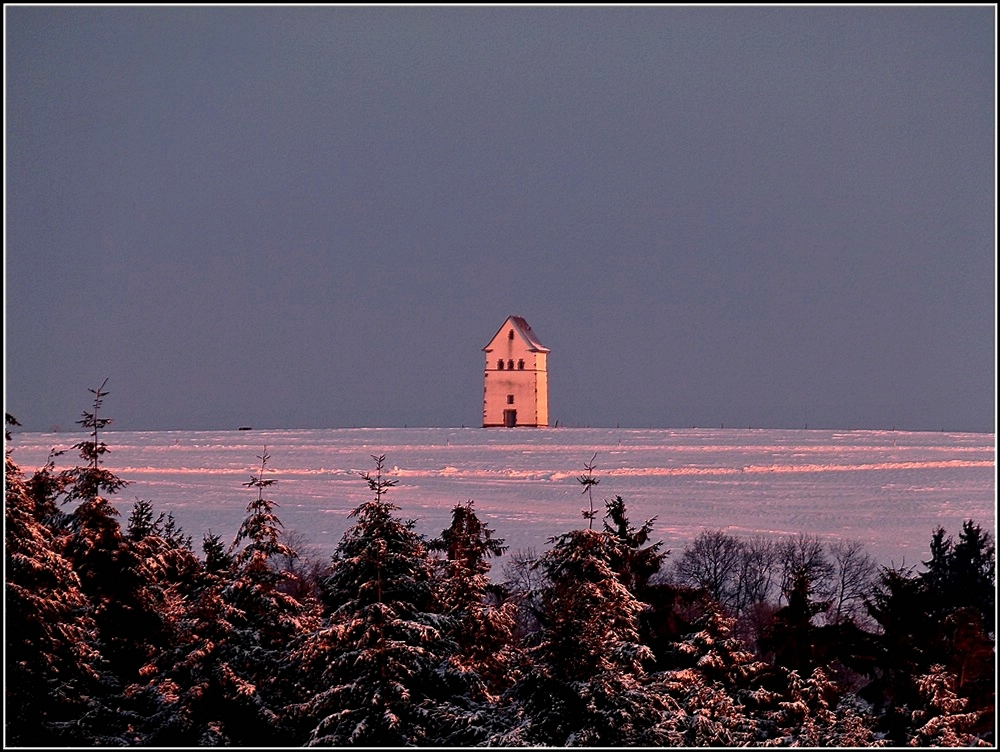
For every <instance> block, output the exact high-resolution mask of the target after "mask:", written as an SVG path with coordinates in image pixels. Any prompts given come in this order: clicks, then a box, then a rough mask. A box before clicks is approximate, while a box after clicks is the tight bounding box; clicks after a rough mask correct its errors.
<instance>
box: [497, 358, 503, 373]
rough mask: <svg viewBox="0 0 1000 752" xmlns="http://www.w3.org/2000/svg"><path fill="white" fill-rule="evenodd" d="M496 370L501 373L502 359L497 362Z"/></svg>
mask: <svg viewBox="0 0 1000 752" xmlns="http://www.w3.org/2000/svg"><path fill="white" fill-rule="evenodd" d="M497 370H498V371H502V370H503V360H502V359H501V360H498V361H497Z"/></svg>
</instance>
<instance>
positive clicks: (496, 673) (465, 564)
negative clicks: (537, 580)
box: [428, 501, 521, 746]
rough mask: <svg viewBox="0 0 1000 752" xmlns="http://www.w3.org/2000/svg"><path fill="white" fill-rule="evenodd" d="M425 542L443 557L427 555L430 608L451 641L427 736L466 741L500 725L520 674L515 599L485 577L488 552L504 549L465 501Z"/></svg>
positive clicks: (495, 553)
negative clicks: (504, 701) (431, 577)
mask: <svg viewBox="0 0 1000 752" xmlns="http://www.w3.org/2000/svg"><path fill="white" fill-rule="evenodd" d="M428 547H429V548H430V549H431V550H434V551H441V552H444V553H445V555H446V558H444V559H443V560H442V559H438V558H435V559H434V560H433V563H434V567H435V568H434V572H435V592H436V601H437V604H436V608H435V610H437V611H439V612H440V613H441V614H442V615H443V616H445V617H447V620H446V621H444V622H443V623H444V634H445V637H446V638H447V639H448V640H449V641H450V642H451V643H452V644H453V645H452V647H451V649H450V653H449V654H447V655H446V657H445V658H444V660H443V663H442V665H441V667H440V669H439V670H438V672H437V674H438V676H440V677H441V678H442V679H443V680H444V681H443V683H442V686H441V687H440V688H439V690H440V694H439V695H438V696H437V697H436V698H434V704H435V705H436V711H435V724H434V727H433V729H434V730H433V734H434V736H435V737H436V739H437V743H439V744H443V745H446V746H453V745H461V746H469V745H472V744H477V743H479V742H482V741H484V740H485V739H487V738H488V737H489V736H490V735H491V734H493V733H495V732H496V731H498V730H500V729H501V728H503V726H504V721H503V719H502V710H501V709H500V708H498V703H499V702H500V698H501V695H502V694H503V692H504V691H505V690H506V689H508V688H509V687H510V686H511V685H512V684H513V683H514V682H515V681H516V680H517V678H518V669H519V664H520V658H521V655H520V651H519V649H518V644H517V643H518V640H516V638H515V636H514V633H515V630H516V627H517V615H518V614H517V612H518V605H517V603H515V602H513V601H509V600H505V598H504V595H505V591H504V589H503V588H499V587H495V586H493V585H492V584H491V583H490V580H489V577H488V572H489V570H490V562H489V558H491V557H493V556H500V555H501V554H503V553H504V552H505V551H506V549H507V547H506V546H505V545H504V543H503V540H502V539H497V538H494V537H493V529H492V528H490V527H489V526H488V525H485V524H483V522H482V521H481V520H480V519H479V517H478V516H477V515H476V512H475V509H474V508H473V502H471V501H469V502H467V503H466V504H458V505H456V506H455V507H454V508H453V509H452V522H451V525H450V526H449V527H448V528H447V529H445V530H443V531H442V532H441V536H440V537H439V538H436V539H434V540H433V541H431V542H430V544H429V546H428Z"/></svg>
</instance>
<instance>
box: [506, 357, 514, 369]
mask: <svg viewBox="0 0 1000 752" xmlns="http://www.w3.org/2000/svg"><path fill="white" fill-rule="evenodd" d="M507 370H508V371H513V370H514V361H513V359H511V360H508V361H507Z"/></svg>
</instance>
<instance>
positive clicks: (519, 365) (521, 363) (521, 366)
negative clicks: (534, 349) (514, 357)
mask: <svg viewBox="0 0 1000 752" xmlns="http://www.w3.org/2000/svg"><path fill="white" fill-rule="evenodd" d="M517 370H518V371H523V370H524V361H523V360H519V361H517Z"/></svg>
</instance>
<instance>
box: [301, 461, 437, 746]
mask: <svg viewBox="0 0 1000 752" xmlns="http://www.w3.org/2000/svg"><path fill="white" fill-rule="evenodd" d="M372 459H374V460H375V471H374V473H365V474H364V475H362V477H363V478H364V480H365V481H367V483H368V487H369V489H371V491H372V492H373V495H374V496H373V498H372V499H371V500H369V501H366V502H365V503H363V504H361V505H360V506H358V507H357V508H356V509H354V510H353V511H352V512H351V515H350V516H351V518H353V519H355V520H356V522H355V524H354V526H353V527H351V528H350V529H348V530H347V532H345V533H344V536H343V537H342V538H341V540H340V543H339V545H338V546H337V550H336V552H335V553H334V556H333V566H332V572H331V574H330V576H329V578H328V579H327V580H326V581H325V583H324V588H325V590H326V592H327V599H328V602H329V604H330V606H331V608H332V613H331V614H330V616H329V621H328V624H327V625H326V626H325V627H324V628H323V629H321V630H319V631H317V632H316V633H314V634H313V635H311V636H309V637H308V638H307V639H306V640H304V642H303V644H302V645H301V647H300V648H299V650H298V651H297V655H296V661H297V662H298V663H299V664H300V665H301V666H302V669H303V672H302V675H303V683H302V686H301V687H300V689H301V690H302V691H304V692H309V693H310V696H309V697H307V698H306V699H305V701H304V702H302V703H300V704H298V705H297V706H295V707H294V708H292V709H291V711H292V714H293V715H294V716H296V717H298V718H300V719H301V722H303V723H305V724H307V725H308V726H309V728H311V731H310V732H309V734H308V738H307V740H306V741H307V743H308V744H310V745H321V746H329V745H333V746H342V745H351V746H399V745H413V744H422V743H428V742H430V741H432V739H430V738H429V734H430V729H432V728H434V727H435V726H436V725H437V719H435V702H434V697H435V696H437V695H438V694H439V689H438V687H439V685H440V681H441V680H440V678H439V677H437V676H436V674H435V670H436V669H437V668H438V667H439V666H440V665H441V663H442V660H443V658H444V656H445V655H446V654H447V653H449V652H451V650H452V649H453V646H451V645H447V644H446V643H445V638H444V631H445V630H446V629H447V628H448V627H449V621H450V620H448V619H446V618H444V617H441V616H439V615H437V614H434V613H433V607H434V593H433V588H432V565H431V562H430V560H429V558H428V556H427V548H426V545H425V544H424V541H423V539H422V538H421V536H420V535H418V534H417V533H416V532H415V531H414V529H413V528H414V524H415V522H414V520H407V521H403V520H400V519H399V518H398V517H396V515H395V512H396V510H397V509H398V507H396V505H395V504H392V503H390V502H388V501H386V500H385V498H384V496H385V494H386V492H387V491H388V490H389V489H390V488H391V487H392V486H393V485H395V481H393V480H391V479H388V478H385V477H384V476H383V468H384V462H385V457H384V455H383V456H373V458H372Z"/></svg>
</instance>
